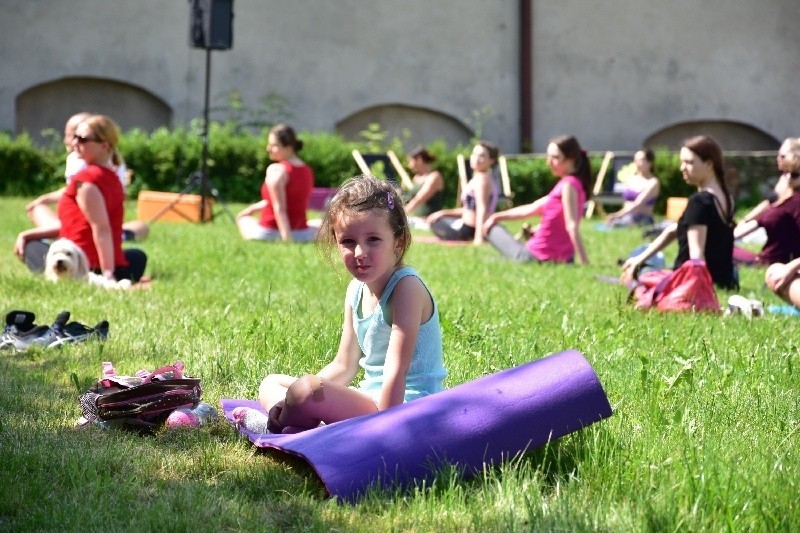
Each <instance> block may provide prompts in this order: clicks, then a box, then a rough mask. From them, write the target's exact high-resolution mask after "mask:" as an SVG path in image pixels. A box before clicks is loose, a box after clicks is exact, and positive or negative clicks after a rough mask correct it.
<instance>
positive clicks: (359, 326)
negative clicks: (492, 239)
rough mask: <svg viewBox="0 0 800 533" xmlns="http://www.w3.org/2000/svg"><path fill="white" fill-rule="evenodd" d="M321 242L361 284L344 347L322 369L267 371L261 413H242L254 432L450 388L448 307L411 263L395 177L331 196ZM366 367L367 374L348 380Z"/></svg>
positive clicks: (238, 414)
mask: <svg viewBox="0 0 800 533" xmlns="http://www.w3.org/2000/svg"><path fill="white" fill-rule="evenodd" d="M318 242H319V243H320V244H321V245H323V246H327V247H330V248H333V247H336V248H337V250H338V252H339V256H340V257H341V259H342V262H343V263H344V266H345V267H346V268H347V271H348V272H349V273H350V275H352V276H353V281H351V282H350V285H349V286H348V288H347V294H346V296H345V302H344V325H343V327H342V337H341V340H340V341H339V350H338V352H337V354H336V356H335V358H334V359H333V361H332V362H330V363H329V364H328V365H327V366H325V367H324V368H323V369H322V370H321V371H320V372H318V373H317V374H313V375H305V376H303V377H300V378H294V377H291V376H287V375H283V374H272V375H269V376H267V377H266V378H265V379H264V381H263V382H262V383H261V386H260V389H259V399H260V401H261V405H262V406H263V407H264V409H266V410H268V411H269V416H268V417H265V416H264V415H263V414H261V413H260V412H258V411H255V410H252V409H247V408H239V410H238V411H235V412H234V413H233V414H234V418H236V420H237V421H238V422H240V423H241V424H242V425H243V426H244V427H245V428H247V429H250V430H251V431H258V432H262V431H263V428H264V425H265V424H266V423H268V429H269V431H271V432H274V433H281V432H294V431H300V430H305V429H310V428H314V427H316V426H318V425H319V424H320V422H324V423H331V422H337V421H340V420H344V419H347V418H352V417H355V416H359V415H365V414H369V413H374V412H376V411H382V410H384V409H389V408H390V407H394V406H396V405H399V404H401V403H403V402H408V401H411V400H414V399H417V398H421V397H423V396H426V395H428V394H432V393H435V392H438V391H441V390H443V388H444V387H443V385H442V381H443V380H444V378H445V376H446V375H447V372H446V371H445V368H444V364H443V362H442V335H441V329H440V327H439V312H438V309H437V307H436V302H435V301H434V299H433V297H432V296H431V293H430V291H429V290H428V288H427V287H426V286H425V284H424V283H423V282H422V280H421V279H420V278H419V275H418V274H417V273H416V271H414V270H413V269H412V268H410V267H407V266H404V265H403V257H404V256H405V253H406V251H407V250H408V247H409V245H410V244H411V233H410V229H409V226H408V220H407V217H406V213H405V210H404V209H403V203H402V200H401V199H400V196H398V194H397V192H396V191H395V190H394V188H393V187H392V185H391V184H390V183H389V182H387V181H381V180H378V179H375V178H373V177H371V176H359V177H356V178H353V179H351V180H349V181H347V182H345V183H344V184H343V185H342V186H341V187H340V188H339V191H338V192H337V193H336V195H335V196H334V197H333V198H332V199H331V201H330V204H329V205H328V208H327V209H326V212H325V215H324V217H323V220H322V225H321V226H320V233H319V236H318ZM359 367H360V368H363V369H364V379H363V380H362V381H361V382H360V383H359V384H358V386H357V387H355V388H354V387H349V386H348V385H349V384H350V382H351V381H352V379H353V378H355V376H356V374H357V373H358V371H359Z"/></svg>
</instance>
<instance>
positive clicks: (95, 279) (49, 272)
mask: <svg viewBox="0 0 800 533" xmlns="http://www.w3.org/2000/svg"><path fill="white" fill-rule="evenodd" d="M44 276H45V278H47V279H49V280H50V281H61V280H64V279H77V280H84V281H87V282H89V283H90V284H91V285H97V286H99V287H103V288H105V289H128V288H130V286H131V281H130V280H128V279H121V280H119V281H115V280H112V279H106V278H105V277H104V276H101V275H100V274H95V273H94V272H91V271H90V270H89V261H88V260H87V259H86V254H85V253H83V250H81V249H80V247H79V246H78V245H77V244H75V243H74V242H72V241H71V240H69V239H58V240H57V241H55V242H53V244H51V245H50V249H49V250H47V257H46V258H45V263H44Z"/></svg>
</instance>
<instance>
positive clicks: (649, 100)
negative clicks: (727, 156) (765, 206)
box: [533, 0, 800, 150]
mask: <svg viewBox="0 0 800 533" xmlns="http://www.w3.org/2000/svg"><path fill="white" fill-rule="evenodd" d="M534 18H535V20H534V54H533V55H534V60H533V63H534V80H535V81H534V91H533V92H534V124H535V135H534V147H535V148H536V149H539V150H541V149H542V147H543V146H545V143H546V140H547V139H546V137H548V136H551V135H552V134H554V133H560V132H573V133H575V134H576V135H578V136H579V138H580V139H581V140H582V142H583V144H584V145H586V146H587V147H589V148H590V149H620V148H624V149H635V148H636V147H637V146H638V144H639V143H640V142H642V141H643V140H644V139H645V138H647V137H648V136H650V135H651V134H652V133H654V132H656V131H657V130H660V129H662V128H664V127H665V126H667V125H670V124H673V123H678V122H685V121H719V120H725V121H736V122H742V123H744V124H747V125H752V126H755V127H756V128H758V129H760V130H763V131H765V132H767V133H769V134H770V135H772V136H774V137H776V138H777V139H783V138H785V137H787V136H790V135H792V136H798V135H800V124H799V123H798V122H797V113H795V112H794V111H793V109H794V108H795V102H796V101H797V88H798V87H800V39H798V37H797V28H798V24H800V2H798V1H797V0H766V1H760V0H670V1H668V2H658V1H642V0H611V1H608V0H604V1H598V0H561V1H559V2H548V1H546V0H540V1H538V2H536V10H535V12H534ZM790 110H792V111H790ZM787 111H788V112H787ZM724 148H726V147H724ZM731 148H732V147H731ZM737 148H740V149H745V148H748V147H746V146H740V147H737ZM752 148H753V149H755V148H756V147H752Z"/></svg>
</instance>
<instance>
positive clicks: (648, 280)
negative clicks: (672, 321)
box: [629, 259, 720, 313]
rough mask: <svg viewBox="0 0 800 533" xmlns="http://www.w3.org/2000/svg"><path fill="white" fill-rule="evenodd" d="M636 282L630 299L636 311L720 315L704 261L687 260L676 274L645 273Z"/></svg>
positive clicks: (665, 271) (657, 271)
mask: <svg viewBox="0 0 800 533" xmlns="http://www.w3.org/2000/svg"><path fill="white" fill-rule="evenodd" d="M636 281H637V285H636V286H635V287H634V288H633V290H632V291H631V294H630V297H629V299H635V300H636V303H635V305H634V307H636V308H637V309H649V308H655V309H658V310H659V311H711V312H713V313H718V312H719V311H720V306H719V300H717V293H716V292H714V282H713V280H712V279H711V274H709V272H708V268H706V263H705V261H700V260H698V259H690V260H688V261H686V262H685V263H684V264H682V265H681V266H680V267H679V268H678V269H677V270H655V271H651V272H645V273H644V274H642V275H641V276H639V278H638V279H637V280H636Z"/></svg>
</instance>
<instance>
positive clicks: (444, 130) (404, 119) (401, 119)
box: [336, 104, 472, 149]
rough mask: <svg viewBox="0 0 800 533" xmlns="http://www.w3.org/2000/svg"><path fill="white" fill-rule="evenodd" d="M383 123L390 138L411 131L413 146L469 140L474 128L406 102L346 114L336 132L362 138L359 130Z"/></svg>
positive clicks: (442, 114) (408, 140)
mask: <svg viewBox="0 0 800 533" xmlns="http://www.w3.org/2000/svg"><path fill="white" fill-rule="evenodd" d="M373 123H377V124H380V126H381V129H382V130H383V131H385V132H387V133H388V135H389V138H395V137H396V138H399V139H404V131H408V133H409V134H410V137H409V138H408V139H407V141H405V142H407V143H408V145H409V146H406V149H411V148H413V147H414V146H416V145H427V144H428V143H430V142H431V141H435V140H438V139H442V140H444V141H445V142H446V143H447V144H448V146H456V145H458V144H465V143H468V142H469V140H470V139H471V138H472V131H471V130H470V129H469V128H468V127H467V126H466V125H464V123H463V122H461V121H460V120H457V119H455V118H453V117H451V116H450V115H446V114H444V113H440V112H438V111H435V110H433V109H427V108H424V107H417V106H409V105H403V104H386V105H378V106H372V107H367V108H364V109H361V110H360V111H357V112H355V113H353V114H352V115H350V116H348V117H345V118H344V119H342V120H340V121H339V122H338V123H337V124H336V131H337V132H338V133H339V134H340V135H342V136H343V137H344V138H346V139H351V140H360V139H361V137H360V136H359V133H361V132H362V131H364V130H366V129H367V127H368V126H369V125H370V124H373Z"/></svg>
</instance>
